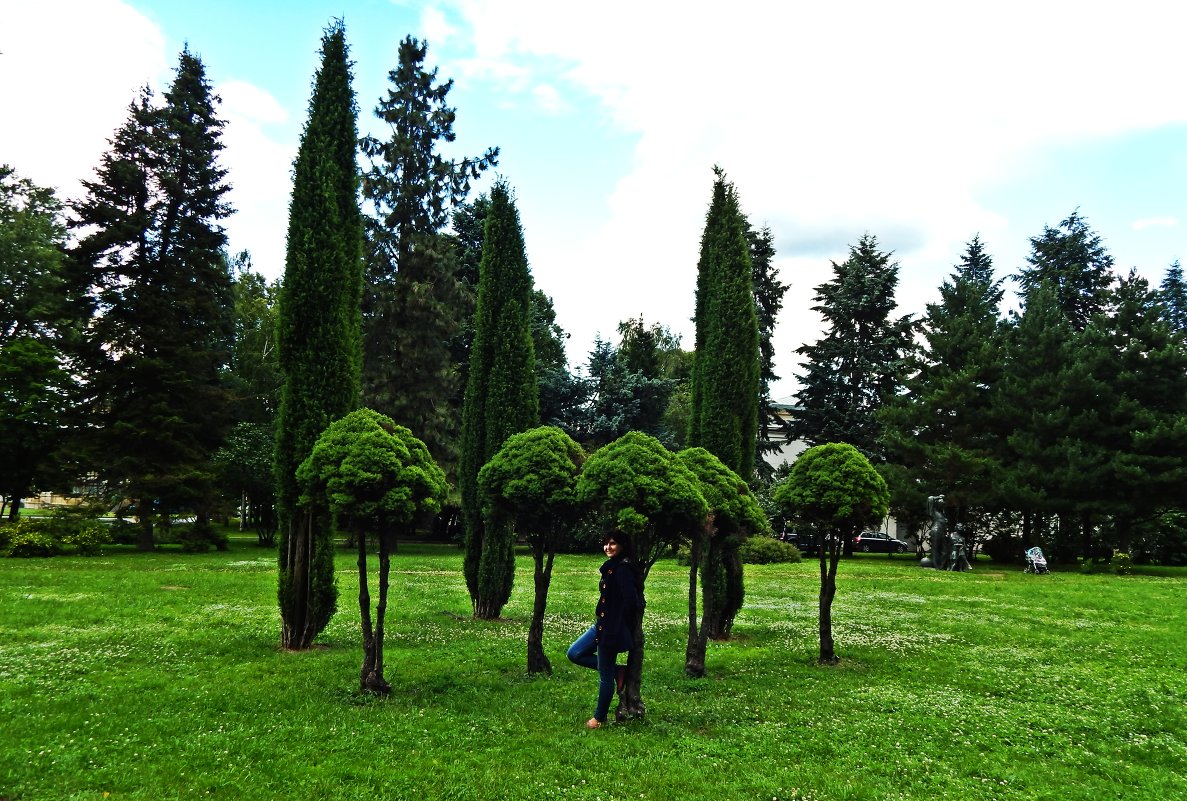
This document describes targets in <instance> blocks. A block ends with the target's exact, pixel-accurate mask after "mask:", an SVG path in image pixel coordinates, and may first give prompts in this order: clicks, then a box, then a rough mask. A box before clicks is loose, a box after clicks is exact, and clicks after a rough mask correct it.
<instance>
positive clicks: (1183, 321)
mask: <svg viewBox="0 0 1187 801" xmlns="http://www.w3.org/2000/svg"><path fill="white" fill-rule="evenodd" d="M1158 299H1159V301H1160V302H1161V304H1162V308H1163V319H1165V320H1166V322H1167V323H1168V324H1169V325H1170V327H1171V329H1172V330H1174V331H1178V332H1179V333H1180V334H1187V281H1184V280H1183V268H1182V266H1181V265H1180V264H1179V261H1178V259H1176V260H1175V261H1174V262H1173V263H1172V264H1171V266H1170V267H1167V268H1166V276H1165V277H1163V279H1162V284H1161V285H1160V286H1159V292H1158Z"/></svg>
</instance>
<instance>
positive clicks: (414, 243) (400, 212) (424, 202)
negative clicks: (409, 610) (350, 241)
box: [361, 36, 499, 474]
mask: <svg viewBox="0 0 1187 801" xmlns="http://www.w3.org/2000/svg"><path fill="white" fill-rule="evenodd" d="M427 52H428V45H427V44H425V43H423V42H420V41H418V40H416V39H415V38H413V37H411V36H409V37H406V38H405V39H404V40H403V41H402V42H400V47H399V56H398V58H399V62H398V64H397V66H396V68H395V69H393V70H391V71H390V72H389V73H388V78H389V80H390V82H391V87H390V88H389V89H388V93H387V96H386V97H385V98H383V99H381V100H380V102H379V104H378V105H377V106H376V107H375V115H376V116H377V117H378V118H379V119H381V120H382V121H383V122H385V123H386V124H387V125H388V126H389V128H390V136H389V137H388V138H387V139H379V138H377V137H374V136H368V137H365V138H364V139H363V140H362V143H361V144H362V150H363V153H364V154H365V155H366V156H367V157H368V158H369V159H370V161H371V168H370V169H369V170H367V171H366V173H365V174H364V177H363V193H364V196H365V198H366V199H367V201H369V203H370V205H371V209H372V215H371V216H370V217H369V218H368V221H367V236H368V248H367V278H366V283H367V287H366V292H365V295H364V320H365V323H364V325H365V345H364V353H365V363H364V382H363V396H364V402H365V403H366V405H367V406H369V407H371V408H374V409H376V410H378V411H380V412H382V413H384V414H387V415H389V416H390V417H391V418H392V419H394V420H395V421H396V422H397V423H399V424H401V425H405V426H408V427H409V428H410V429H412V431H414V432H415V433H416V435H417V436H418V437H420V438H421V439H422V440H423V441H424V442H425V444H426V445H427V446H428V448H429V451H430V452H431V453H432V454H433V456H434V458H435V459H436V460H437V462H438V463H439V464H440V465H441V466H442V467H443V468H445V470H446V473H447V474H449V473H452V472H453V467H454V464H455V460H456V445H455V443H456V441H457V434H458V432H457V419H458V414H457V407H456V406H454V405H452V404H451V403H450V402H448V401H449V400H450V399H453V398H456V397H458V395H459V387H460V386H461V384H460V382H459V372H460V371H459V369H458V366H457V360H456V359H454V358H453V355H454V354H453V352H452V350H451V345H454V344H455V343H456V341H457V338H458V337H459V335H463V334H464V321H465V320H466V318H467V317H468V316H469V314H470V310H471V304H472V300H471V296H470V294H469V292H468V288H467V285H466V283H465V282H464V280H462V277H463V275H464V264H463V263H462V262H460V261H459V258H458V253H457V252H456V251H457V249H456V247H455V244H454V242H453V241H451V240H450V239H448V238H445V237H443V236H442V235H441V231H442V229H443V228H444V227H445V225H446V223H447V222H448V220H449V216H450V212H451V210H452V209H454V208H456V207H458V206H459V205H460V204H461V203H462V202H463V201H464V200H465V199H466V196H467V195H468V194H469V191H470V182H471V181H472V180H474V179H476V178H478V177H479V176H480V175H481V174H482V173H483V172H484V171H485V170H486V169H488V168H489V167H492V166H494V165H496V164H497V163H498V155H499V151H498V148H491V149H489V150H487V151H486V153H484V154H483V155H482V156H480V157H477V158H466V159H461V160H449V159H446V158H444V157H443V156H442V155H441V154H440V153H439V152H438V148H439V147H440V145H442V144H444V143H449V142H452V141H454V139H455V136H456V135H455V134H454V131H453V124H454V120H455V118H456V112H455V110H454V109H453V108H451V107H450V106H449V105H448V102H447V100H448V95H449V92H450V89H451V88H452V87H453V81H452V80H448V81H445V82H443V83H438V82H437V70H436V69H433V70H431V71H428V70H426V69H425V68H424V62H425V57H426V55H427Z"/></svg>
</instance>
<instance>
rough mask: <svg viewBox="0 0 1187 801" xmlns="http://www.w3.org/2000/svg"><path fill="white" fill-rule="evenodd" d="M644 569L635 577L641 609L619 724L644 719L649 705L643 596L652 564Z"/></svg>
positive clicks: (621, 697)
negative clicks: (645, 688) (645, 683)
mask: <svg viewBox="0 0 1187 801" xmlns="http://www.w3.org/2000/svg"><path fill="white" fill-rule="evenodd" d="M640 567H643V572H642V573H636V575H635V589H636V590H637V591H638V593H639V608H638V610H637V613H636V615H635V630H634V632H633V634H634V641H635V642H634V646H633V647H632V648H631V650H630V653H629V654H628V655H627V662H626V681H625V683H624V684H623V687H622V692H621V693H619V696H618V708H617V709H616V710H615V711H614V719H615V720H617V721H618V722H619V723H622V722H623V721H627V720H632V719H635V718H642V717H643V716H644V715H645V714H647V705H646V704H644V703H643V653H644V650H645V646H646V642H645V641H644V637H643V613H644V607H645V606H646V601H645V596H644V594H643V589H644V585H645V583H646V573H647V572H648V571H649V570H650V569H651V566H650V564H648V565H647V566H645V567H644V566H641V565H640Z"/></svg>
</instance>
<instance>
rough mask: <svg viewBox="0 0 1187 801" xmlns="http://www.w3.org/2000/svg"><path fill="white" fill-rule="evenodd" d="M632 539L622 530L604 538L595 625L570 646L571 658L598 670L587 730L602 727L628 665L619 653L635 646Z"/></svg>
mask: <svg viewBox="0 0 1187 801" xmlns="http://www.w3.org/2000/svg"><path fill="white" fill-rule="evenodd" d="M630 547H631V541H630V538H629V537H628V536H627V535H626V534H625V533H624V532H621V531H611V532H610V533H609V534H607V535H606V536H605V537H603V538H602V550H603V551H605V553H606V561H605V563H604V564H603V565H602V567H601V573H602V581H601V584H600V587H601V595H600V597H599V598H598V608H597V612H596V615H595V617H594V624H593V625H592V626H590V627H589V630H588V631H586V632H585V633H584V634H582V635H581V636H580V637H578V638H577V641H576V642H574V643H573V644H572V645H570V646H569V654H568V656H569V661H571V662H572V663H573V664H575V665H580V666H581V667H587V668H591V669H593V670H597V671H598V705H597V707H596V708H595V709H594V716H593V717H592V718H590V719H589V720H588V721H586V723H585V726H586V728H588V729H596V728H599V727H600V726H601V725H602V724H603V723H605V722H606V715H607V714H608V713H609V712H610V699H611V698H613V697H614V691H615V689H616V688H617V690H618V691H619V692H622V685H623V681H624V680H625V679H626V666H625V665H622V666H619V665H617V664H615V663H616V662H617V660H618V655H619V654H620V653H622V652H623V651H630V650H631V646H632V645H634V639H633V638H632V637H631V631H632V629H633V628H634V621H635V613H636V610H637V609H638V607H639V594H638V592H637V591H636V589H635V566H634V563H633V562H631V560H630V558H629V555H628V554H629V552H630Z"/></svg>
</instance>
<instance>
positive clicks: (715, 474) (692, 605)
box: [676, 448, 771, 678]
mask: <svg viewBox="0 0 1187 801" xmlns="http://www.w3.org/2000/svg"><path fill="white" fill-rule="evenodd" d="M676 458H677V459H678V460H679V461H680V463H681V464H683V465H684V466H685V467H686V468H688V470H689V471H690V472H691V473H692V474H693V475H694V476H695V477H696V479H697V481H698V482H699V483H700V490H701V495H702V496H703V497H704V498H705V502H706V504H708V507H709V514H708V515H707V516H706V518H705V524H704V525H703V526H702V527H701V528H700V530H699V531H697V532H696V534H694V535H693V536H692V538H691V539H692V542H691V545H692V558H691V559H690V563H691V564H690V567H689V571H688V647H687V648H686V649H685V652H684V672H685V673H686V674H688V675H689V676H690V677H693V678H698V677H700V676H704V675H705V649H706V646H707V644H708V640H709V633H710V631H712V630H713V625H712V623H713V620H714V617H715V616H716V615H720V614H721V613H722V612H723V610H721V609H719V608H718V606H719V605H720V601H719V600H718V599H720V597H721V594H720V593H718V592H714V591H713V590H714V589H715V588H712V587H710V586H709V584H708V582H709V581H711V580H712V577H714V576H718V575H719V574H720V571H711V570H710V567H711V566H714V565H718V566H720V565H721V561H722V559H721V550H722V543H723V542H724V541H725V540H726V538H727V537H745V536H749V535H751V534H770V533H771V521H770V520H768V519H767V516H766V513H764V512H763V510H762V507H761V506H759V504H758V500H757V499H756V498H755V497H754V496H753V495H752V494H750V488H749V487H748V486H747V485H746V482H745V481H743V480H742V479H741V478H740V477H739V476H738V474H737V473H735V472H734V471H733V470H731V469H729V468H728V467H726V466H725V464H724V463H723V462H722V461H721V460H720V459H718V458H717V457H716V456H714V455H713V454H711V453H709V451H707V450H705V449H704V448H685V449H684V450H682V451H680V452H679V453H678V454H676ZM702 564H703V565H705V570H704V571H703V572H702V575H701V582H702V585H703V586H702V596H703V599H704V600H703V606H702V612H701V622H700V625H699V626H698V625H697V569H698V567H700V566H701V565H702Z"/></svg>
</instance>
